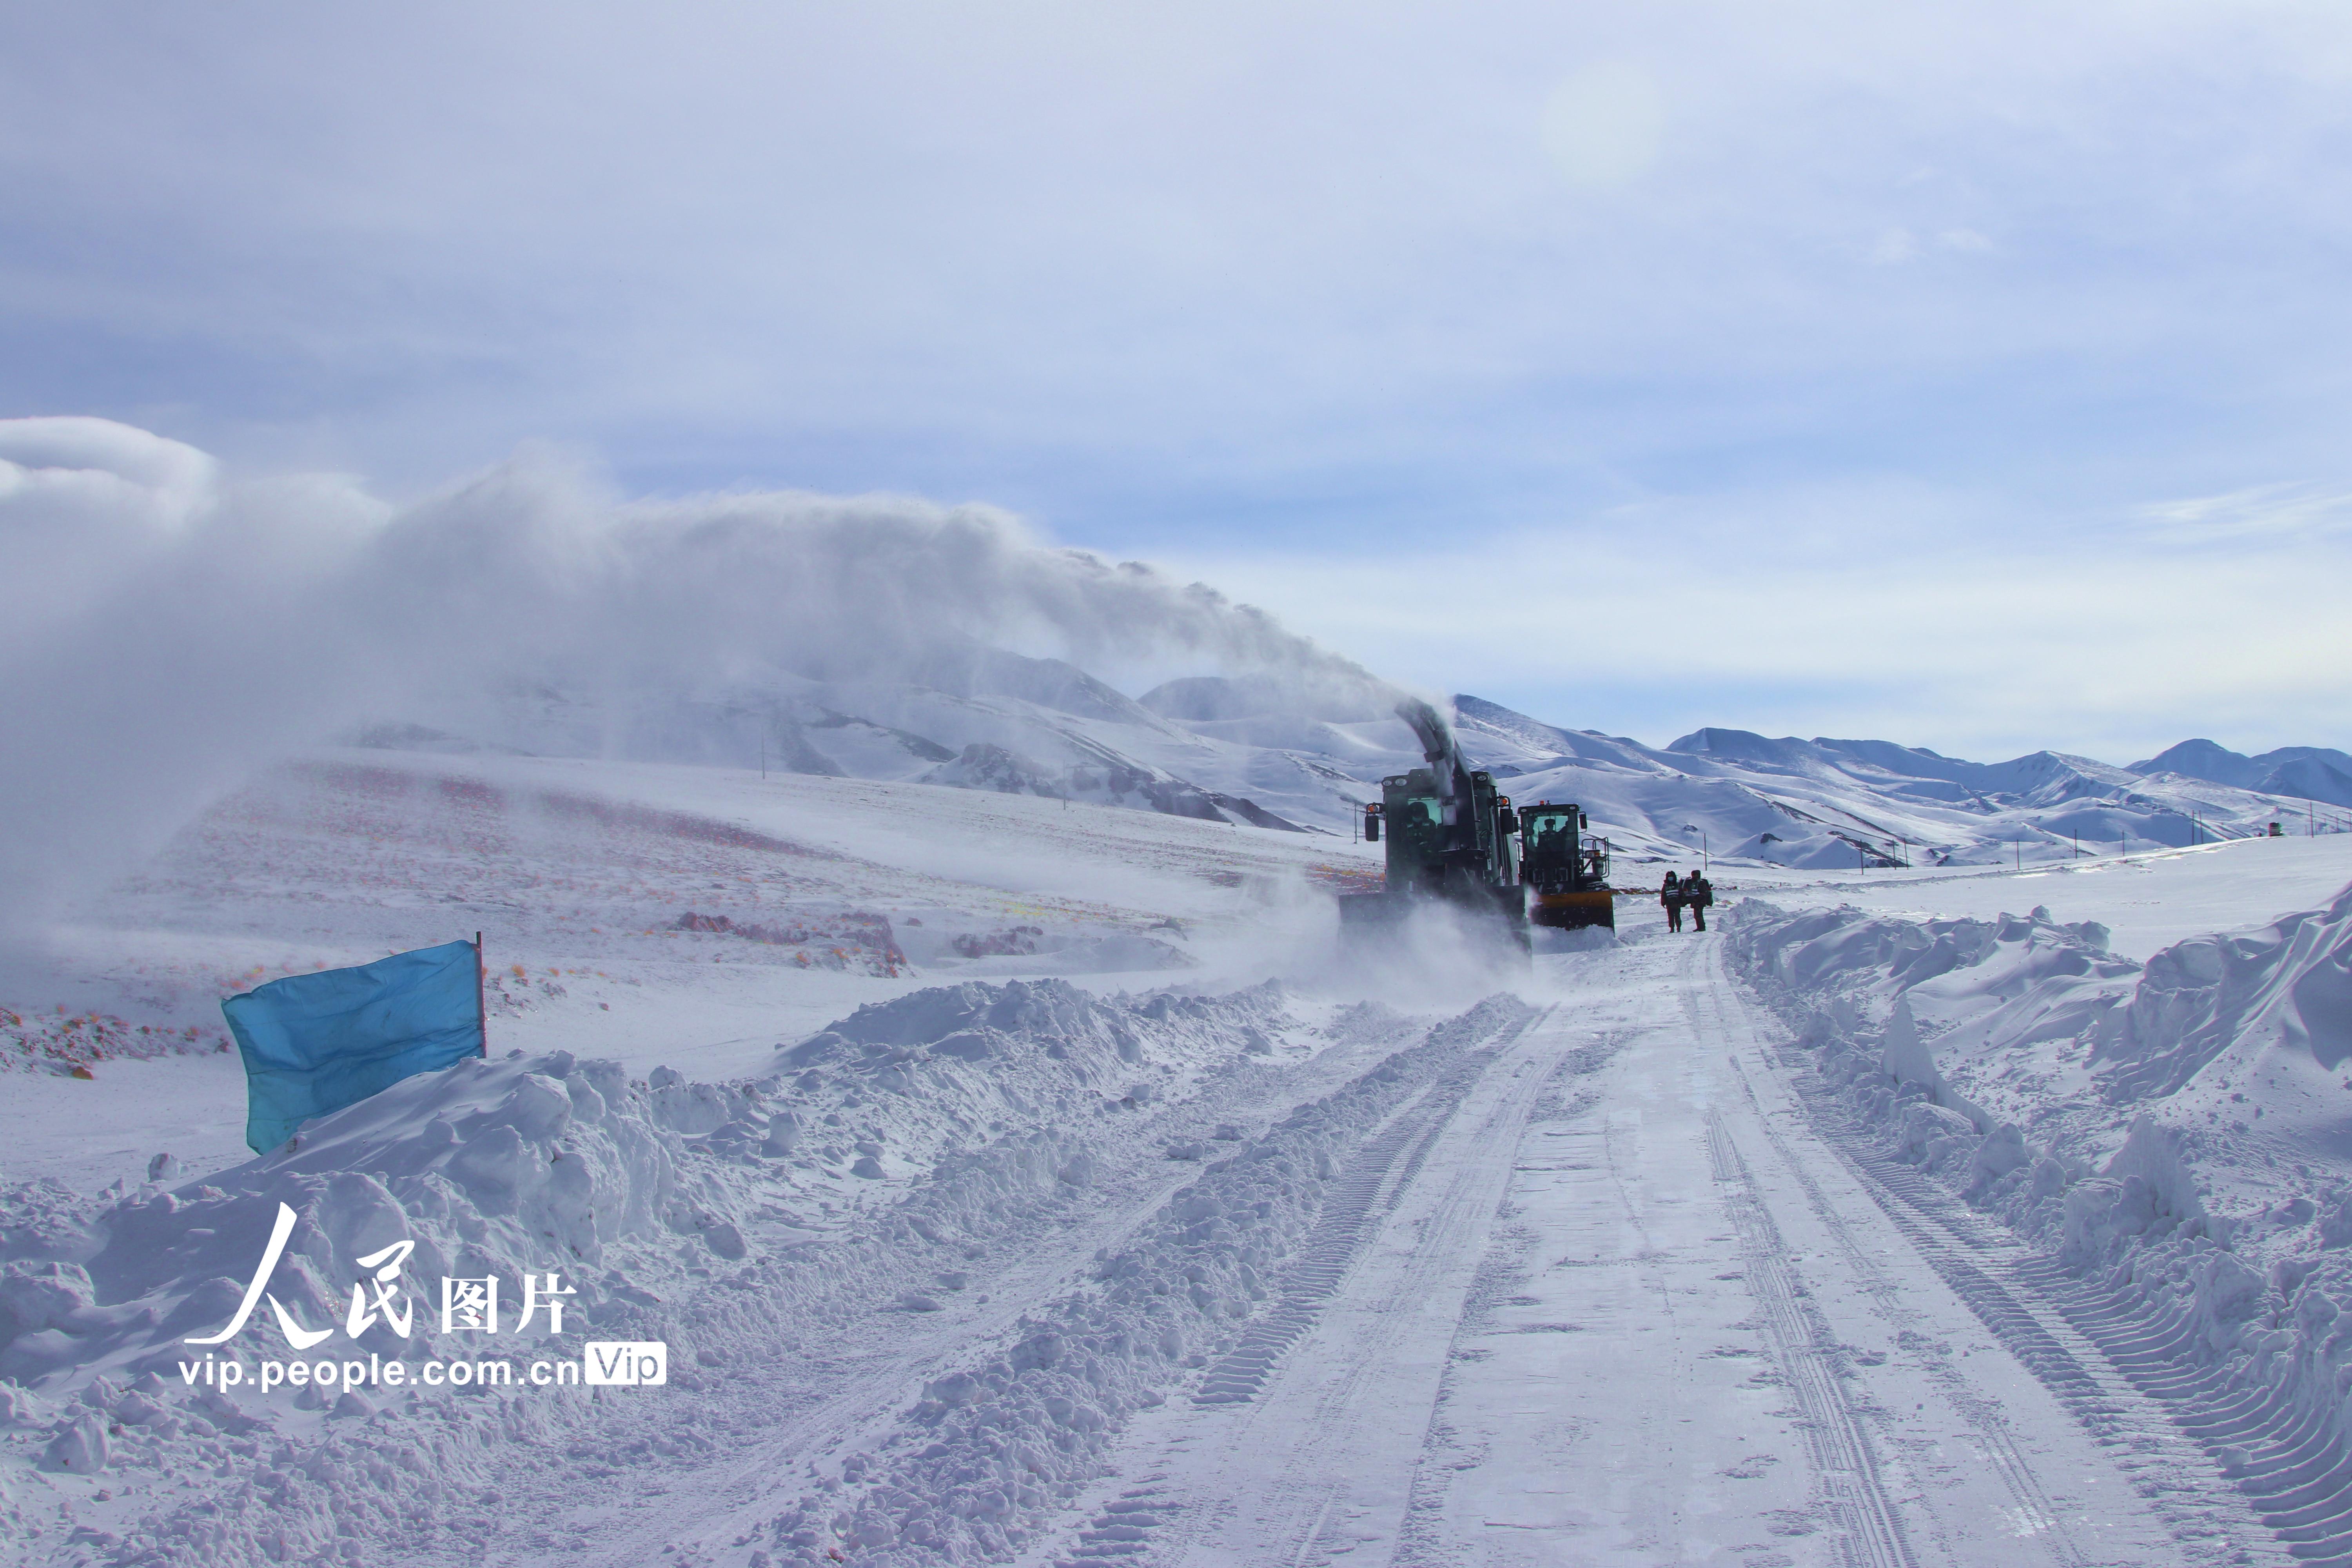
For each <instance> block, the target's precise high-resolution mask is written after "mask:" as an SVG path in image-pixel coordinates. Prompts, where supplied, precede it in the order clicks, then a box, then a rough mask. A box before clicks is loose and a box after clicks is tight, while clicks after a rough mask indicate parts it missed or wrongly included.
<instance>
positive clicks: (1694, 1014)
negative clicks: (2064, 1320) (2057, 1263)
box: [1683, 946, 2088, 1568]
mask: <svg viewBox="0 0 2352 1568" xmlns="http://www.w3.org/2000/svg"><path fill="white" fill-rule="evenodd" d="M1702 955H1703V956H1702ZM1701 964H1704V968H1705V973H1704V976H1703V984H1702V983H1701V982H1700V981H1699V980H1697V979H1694V977H1692V976H1691V975H1690V974H1689V973H1688V968H1696V967H1699V966H1700V965H1701ZM1688 968H1686V970H1685V984H1684V987H1683V1005H1684V1007H1685V1010H1686V1011H1687V1012H1688V1013H1689V1015H1690V1017H1691V1022H1692V1026H1693V1027H1694V1028H1696V1029H1697V1030H1699V1031H1700V1033H1701V1034H1702V1035H1704V1036H1706V1037H1710V1038H1728V1037H1730V1036H1731V1034H1732V1031H1733V1030H1734V1029H1735V1028H1738V1029H1739V1030H1740V1031H1741V1032H1742V1033H1744V1034H1745V1035H1746V1036H1747V1037H1748V1039H1749V1040H1750V1041H1756V1032H1755V1020H1754V1018H1753V1016H1751V1015H1749V1014H1748V1010H1747V1009H1746V1008H1745V1007H1742V1006H1740V1005H1738V1002H1737V1001H1736V1000H1735V999H1733V998H1731V997H1728V996H1727V994H1726V989H1727V986H1728V985H1729V984H1730V981H1729V977H1728V976H1727V975H1726V974H1725V973H1724V972H1723V963H1722V957H1721V950H1720V949H1719V948H1716V947H1712V946H1710V947H1707V948H1705V949H1703V950H1699V952H1695V953H1694V956H1693V961H1692V963H1691V964H1690V965H1689V966H1688ZM1757 1043H1759V1044H1760V1042H1757ZM1727 1059H1728V1060H1729V1062H1730V1064H1731V1069H1732V1072H1733V1074H1734V1076H1735V1077H1736V1079H1737V1080H1738V1084H1739V1091H1740V1094H1741V1095H1742V1097H1743V1098H1744V1099H1745V1100H1747V1102H1748V1107H1749V1109H1750V1110H1753V1111H1754V1112H1755V1113H1756V1121H1757V1125H1758V1126H1759V1127H1761V1128H1762V1129H1763V1131H1764V1137H1765V1140H1766V1142H1769V1143H1770V1144H1771V1145H1772V1150H1773V1152H1774V1153H1776V1154H1778V1155H1779V1156H1780V1163H1781V1166H1782V1168H1784V1169H1785V1170H1787V1171H1788V1172H1789V1173H1790V1175H1791V1176H1792V1177H1794V1178H1795V1180H1796V1182H1797V1184H1798V1186H1799V1187H1801V1189H1802V1190H1803V1192H1804V1194H1805V1202H1806V1205H1808V1206H1809V1207H1811V1210H1812V1211H1813V1214H1814V1216H1815V1217H1816V1218H1817V1219H1819V1220H1820V1221H1821V1223H1822V1227H1823V1228H1824V1229H1826V1230H1827V1231H1828V1232H1829V1234H1830V1236H1831V1237H1832V1240H1834V1241H1835V1242H1836V1244H1837V1247H1838V1250H1839V1251H1840V1252H1841V1253H1842V1254H1843V1256H1844V1258H1845V1262H1846V1266H1847V1268H1849V1269H1850V1270H1851V1271H1852V1273H1853V1278H1854V1279H1855V1281H1856V1282H1857V1283H1858V1284H1860V1285H1861V1287H1862V1289H1863V1290H1864V1293H1865V1294H1867V1295H1868V1296H1869V1297H1870V1299H1871V1300H1872V1302H1873V1303H1874V1305H1875V1307H1876V1308H1877V1310H1878V1312H1879V1315H1880V1316H1881V1317H1882V1318H1884V1319H1885V1321H1886V1322H1887V1324H1888V1325H1889V1326H1890V1327H1892V1328H1894V1329H1895V1330H1896V1331H1897V1332H1898V1333H1900V1332H1902V1331H1909V1332H1911V1333H1915V1334H1918V1335H1920V1336H1922V1337H1923V1338H1927V1339H1932V1338H1933V1337H1934V1335H1933V1325H1931V1324H1930V1323H1929V1322H1928V1321H1927V1318H1926V1317H1925V1316H1924V1315H1923V1314H1921V1313H1920V1312H1918V1311H1916V1310H1914V1309H1913V1308H1912V1307H1911V1306H1910V1305H1909V1304H1908V1302H1907V1301H1906V1300H1905V1297H1904V1291H1903V1288H1902V1285H1901V1282H1900V1281H1899V1280H1897V1279H1895V1278H1894V1277H1893V1276H1892V1275H1890V1274H1889V1273H1888V1272H1887V1270H1886V1268H1885V1265H1884V1262H1883V1260H1882V1258H1881V1257H1880V1255H1878V1254H1875V1253H1874V1252H1873V1251H1872V1250H1871V1249H1869V1248H1867V1247H1864V1246H1863V1245H1862V1244H1861V1243H1860V1242H1858V1241H1856V1240H1855V1238H1854V1236H1853V1227H1852V1226H1849V1225H1848V1224H1847V1223H1846V1221H1845V1217H1844V1215H1842V1214H1841V1213H1840V1212H1839V1211H1838V1208H1837V1206H1836V1205H1834V1204H1832V1202H1831V1201H1830V1198H1829V1195H1828V1194H1826V1193H1824V1192H1822V1186H1821V1184H1820V1182H1819V1181H1817V1180H1816V1179H1815V1178H1814V1175H1813V1173H1812V1170H1811V1166H1810V1165H1809V1164H1808V1163H1807V1162H1806V1161H1805V1160H1804V1159H1802V1158H1801V1157H1800V1156H1799V1154H1798V1152H1797V1151H1796V1150H1794V1149H1793V1148H1791V1147H1790V1143H1789V1141H1788V1139H1787V1138H1786V1137H1785V1136H1784V1135H1783V1134H1782V1133H1781V1131H1780V1129H1779V1128H1777V1127H1775V1126H1774V1125H1773V1123H1772V1118H1771V1116H1770V1114H1769V1112H1768V1111H1767V1110H1765V1107H1764V1105H1763V1102H1762V1101H1761V1100H1759V1099H1758V1098H1757V1095H1756V1088H1755V1085H1754V1084H1753V1083H1752V1082H1750V1081H1749V1079H1748V1069H1747V1068H1745V1067H1744V1066H1742V1065H1741V1063H1740V1060H1739V1058H1738V1056H1737V1055H1733V1056H1731V1057H1729V1058H1727ZM1827 1146H1828V1147H1830V1148H1832V1150H1834V1149H1835V1147H1836V1146H1835V1145H1834V1144H1829V1145H1827ZM1897 1228H1898V1229H1900V1228H1903V1226H1902V1224H1901V1222H1900V1221H1899V1220H1898V1221H1897ZM1907 1234H1908V1233H1907V1232H1906V1235H1907ZM1922 1256H1923V1258H1927V1252H1926V1249H1922ZM1927 1261H1928V1263H1929V1266H1930V1267H1931V1268H1932V1267H1935V1260H1934V1259H1933V1258H1927ZM1937 1273H1938V1274H1943V1275H1944V1277H1945V1283H1947V1284H1949V1285H1953V1289H1954V1292H1955V1294H1958V1295H1959V1296H1960V1298H1961V1300H1964V1301H1969V1303H1970V1305H1971V1307H1972V1308H1973V1307H1974V1305H1975V1302H1974V1299H1972V1298H1971V1297H1970V1296H1969V1294H1968V1292H1967V1291H1965V1290H1963V1289H1960V1287H1959V1286H1958V1284H1955V1283H1954V1281H1953V1279H1952V1278H1951V1277H1950V1275H1948V1274H1946V1273H1945V1271H1944V1270H1943V1269H1942V1268H1937ZM1982 1315H1983V1314H1982V1313H1981V1312H1980V1311H1979V1317H1981V1316H1982ZM2003 1343H2004V1344H2008V1343H2009V1341H2007V1340H2006V1339H2004V1340H2003ZM2010 1348H2011V1351H2012V1352H2016V1349H2017V1347H2016V1346H2015V1345H2013V1344H2011V1346H2010ZM2057 1355H2058V1356H2059V1357H2063V1356H2064V1355H2065V1352H2063V1350H2060V1351H2058V1352H2057ZM2019 1359H2020V1360H2024V1361H2026V1363H2027V1365H2028V1367H2029V1369H2031V1370H2033V1371H2034V1372H2035V1373H2036V1375H2037V1376H2039V1375H2041V1366H2040V1365H2039V1364H2037V1363H2035V1362H2033V1361H2032V1360H2031V1359H2029V1358H2027V1357H2025V1356H2023V1355H2020V1357H2019ZM1927 1371H1928V1375H1929V1376H1930V1377H1931V1378H1932V1379H1933V1380H1934V1381H1935V1382H1936V1384H1937V1385H1938V1386H1939V1387H1941V1388H1942V1389H1943V1391H1944V1394H1945V1395H1946V1397H1947V1399H1948V1401H1949V1402H1950V1405H1951V1406H1952V1408H1953V1409H1954V1410H1956V1411H1958V1413H1959V1415H1960V1416H1961V1418H1962V1419H1963V1420H1965V1421H1967V1422H1968V1424H1969V1427H1970V1428H1971V1429H1972V1430H1973V1431H1974V1432H1975V1434H1976V1437H1977V1442H1978V1444H1979V1447H1980V1449H1981V1452H1982V1455H1983V1458H1984V1459H1985V1462H1986V1463H1987V1465H1988V1466H1989V1467H1990V1468H1991V1470H1992V1471H1993V1473H1994V1474H1995V1475H1996V1476H1998V1477H1999V1478H2000V1482H2001V1485H2002V1487H2003V1488H2004V1489H2006V1490H2007V1491H2008V1493H2009V1495H2010V1499H2011V1502H2012V1503H2013V1505H2014V1507H2015V1517H2016V1519H2017V1521H2018V1523H2019V1524H2020V1526H2021V1533H2024V1534H2027V1535H2029V1536H2030V1537H2031V1538H2032V1539H2034V1540H2036V1541H2038V1542H2041V1544H2042V1546H2043V1548H2044V1549H2045V1550H2047V1551H2048V1552H2050V1554H2051V1555H2052V1556H2053V1558H2054V1559H2055V1560H2056V1561H2057V1562H2058V1563H2061V1564H2064V1565H2066V1568H2077V1565H2080V1564H2083V1563H2087V1562H2088V1559H2087V1558H2085V1557H2084V1553H2083V1550H2082V1548H2081V1546H2080V1545H2079V1544H2078V1543H2077V1542H2075V1541H2074V1536H2073V1534H2072V1532H2071V1531H2068V1530H2067V1529H2066V1528H2065V1525H2064V1522H2063V1520H2062V1518H2061V1516H2060V1513H2059V1510H2058V1508H2057V1505H2056V1504H2054V1503H2053V1502H2052V1501H2051V1500H2050V1496H2049V1494H2048V1493H2047V1492H2045V1491H2044V1490H2043V1489H2042V1483H2041V1481H2040V1480H2039V1479H2037V1478H2036V1476H2035V1475H2034V1472H2033V1467H2032V1465H2031V1464H2030V1463H2029V1462H2028V1461H2027V1459H2026V1458H2025V1456H2024V1454H2023V1453H2022V1452H2021V1451H2020V1450H2019V1448H2018V1447H2017V1439H2016V1437H2015V1436H2014V1435H2013V1434H2011V1431H2010V1427H2009V1423H2008V1421H2007V1420H2006V1419H2005V1418H2004V1417H2003V1416H2002V1415H2001V1414H2000V1407H1999V1405H1997V1404H1996V1403H1994V1402H1993V1401H1992V1400H1990V1399H1989V1398H1987V1397H1986V1396H1985V1395H1984V1394H1982V1393H1981V1392H1980V1391H1979V1390H1978V1389H1977V1388H1976V1387H1975V1386H1974V1385H1973V1384H1970V1383H1969V1380H1968V1379H1967V1378H1966V1377H1964V1376H1963V1375H1961V1373H1960V1372H1959V1370H1958V1368H1957V1367H1955V1366H1953V1365H1952V1364H1951V1363H1950V1361H1949V1360H1948V1358H1945V1357H1941V1356H1938V1357H1936V1358H1934V1359H1932V1360H1931V1361H1930V1362H1929V1363H1928V1366H1927ZM2076 1371H2077V1373H2079V1368H2078V1369H2076ZM2043 1381H2044V1382H2045V1383H2047V1382H2048V1381H2049V1380H2048V1379H2047V1378H2046V1377H2045V1378H2044V1379H2043Z"/></svg>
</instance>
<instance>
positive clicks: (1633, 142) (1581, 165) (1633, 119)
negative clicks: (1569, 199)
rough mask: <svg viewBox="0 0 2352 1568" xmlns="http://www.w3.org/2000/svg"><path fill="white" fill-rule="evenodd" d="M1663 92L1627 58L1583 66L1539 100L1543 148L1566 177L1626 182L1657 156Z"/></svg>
mask: <svg viewBox="0 0 2352 1568" xmlns="http://www.w3.org/2000/svg"><path fill="white" fill-rule="evenodd" d="M1665 129H1666V105H1665V96H1664V93H1662V92H1661V91H1660V90H1659V88H1658V83H1657V80H1656V79H1654V77H1652V76H1651V75H1650V73H1649V72H1648V71H1646V70H1643V68H1641V67H1640V66H1637V65H1634V64H1633V63H1632V62H1631V61H1627V60H1602V61H1599V62H1597V63H1595V64H1592V65H1589V66H1586V67H1584V68H1582V69H1580V70H1579V71H1577V72H1576V73H1575V74H1574V75H1572V76H1570V78H1569V79H1567V80H1566V81H1564V82H1562V83H1560V84H1559V86H1558V87H1557V88H1554V89H1552V92H1551V96H1550V97H1549V98H1548V99H1546V100H1544V108H1543V121H1542V134H1543V145H1544V151H1545V152H1546V153H1549V154H1550V156H1551V160H1552V162H1553V163H1556V164H1558V165H1559V171H1560V173H1561V174H1565V175H1566V176H1567V177H1568V180H1569V183H1570V184H1576V185H1597V186H1601V187H1608V186H1612V185H1623V184H1632V183H1633V181H1635V180H1638V179H1640V178H1641V177H1642V176H1643V175H1644V174H1648V173H1649V172H1650V170H1651V168H1652V166H1653V165H1654V164H1655V163H1657V161H1658V151H1659V147H1660V144H1661V142H1663V141H1664V136H1665Z"/></svg>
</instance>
